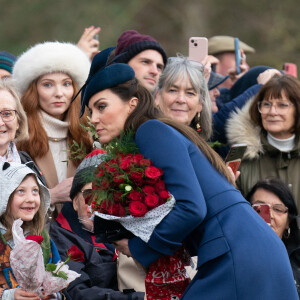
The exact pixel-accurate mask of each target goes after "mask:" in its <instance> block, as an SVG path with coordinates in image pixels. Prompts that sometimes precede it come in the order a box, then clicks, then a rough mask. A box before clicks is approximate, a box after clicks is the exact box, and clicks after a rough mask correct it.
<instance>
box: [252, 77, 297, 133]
mask: <svg viewBox="0 0 300 300" xmlns="http://www.w3.org/2000/svg"><path fill="white" fill-rule="evenodd" d="M283 95H284V96H286V97H287V99H288V100H290V101H291V102H292V103H293V104H294V106H295V114H296V115H295V124H294V129H293V132H294V133H295V134H296V135H297V136H299V135H300V82H299V81H298V79H297V78H295V77H294V76H291V75H289V74H285V75H275V76H273V77H272V78H271V79H270V80H269V81H268V82H267V83H266V84H265V85H264V86H263V87H262V88H261V89H260V91H259V92H258V94H257V95H256V97H255V98H254V101H253V103H252V104H251V107H250V118H251V120H252V121H253V122H254V124H256V125H258V126H260V127H261V128H262V130H264V128H263V125H262V119H261V114H260V113H259V111H258V104H259V103H260V102H262V101H263V100H269V99H282V97H283Z"/></svg>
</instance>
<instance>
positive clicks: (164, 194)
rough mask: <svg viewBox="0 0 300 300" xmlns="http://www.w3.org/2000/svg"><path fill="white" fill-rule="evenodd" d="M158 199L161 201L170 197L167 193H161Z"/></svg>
mask: <svg viewBox="0 0 300 300" xmlns="http://www.w3.org/2000/svg"><path fill="white" fill-rule="evenodd" d="M159 197H160V198H162V199H163V200H167V199H168V198H170V197H171V195H170V194H169V192H168V191H161V192H160V193H159Z"/></svg>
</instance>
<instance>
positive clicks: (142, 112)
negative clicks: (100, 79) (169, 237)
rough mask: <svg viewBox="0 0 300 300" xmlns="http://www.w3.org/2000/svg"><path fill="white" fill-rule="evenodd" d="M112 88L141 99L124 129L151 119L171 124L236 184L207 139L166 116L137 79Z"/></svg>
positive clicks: (128, 98)
mask: <svg viewBox="0 0 300 300" xmlns="http://www.w3.org/2000/svg"><path fill="white" fill-rule="evenodd" d="M110 90H111V91H112V92H113V93H114V94H116V95H118V96H119V97H120V98H121V100H123V101H125V102H127V101H129V100H130V99H131V98H132V97H136V98H138V99H139V101H138V104H137V106H136V108H135V110H134V111H133V112H132V113H131V114H130V115H129V117H128V118H127V120H126V122H125V125H124V131H128V130H134V131H136V130H137V129H138V127H139V126H140V125H142V124H143V123H144V122H146V121H148V120H151V119H157V120H159V121H161V122H163V123H165V124H167V125H170V126H172V127H174V128H175V129H176V130H178V131H179V132H181V133H182V134H183V135H184V136H186V137H187V138H188V139H189V140H191V141H192V142H193V143H194V144H195V145H197V146H198V148H199V149H200V150H201V151H202V152H203V154H204V155H205V156H206V157H207V159H208V160H209V161H210V162H211V163H212V165H213V166H214V167H215V168H216V169H217V170H218V171H219V172H220V173H222V174H224V175H225V177H226V178H227V180H228V181H229V182H231V183H232V184H234V182H233V179H232V177H231V175H230V173H229V171H228V169H227V168H226V166H225V164H224V162H223V160H222V159H221V157H220V156H219V155H218V154H217V153H216V152H215V151H214V150H213V149H211V148H210V147H209V145H208V144H207V143H206V142H205V140H204V139H203V138H202V137H200V136H199V135H198V134H197V132H196V131H195V130H194V129H192V128H191V127H189V126H187V125H184V124H181V123H178V122H176V121H173V120H172V119H170V118H167V117H164V116H163V115H162V113H161V112H160V111H159V110H158V109H157V108H156V107H155V106H154V99H153V97H152V95H151V94H150V92H149V91H148V90H147V89H146V88H145V87H143V86H142V85H141V84H139V83H138V81H137V80H136V79H132V80H130V81H128V82H125V83H123V84H119V85H118V86H116V87H112V88H110Z"/></svg>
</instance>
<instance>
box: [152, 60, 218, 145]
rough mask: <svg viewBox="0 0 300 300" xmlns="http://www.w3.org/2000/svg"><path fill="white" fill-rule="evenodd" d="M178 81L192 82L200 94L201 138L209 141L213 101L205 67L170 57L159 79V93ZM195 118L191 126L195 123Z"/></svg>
mask: <svg viewBox="0 0 300 300" xmlns="http://www.w3.org/2000/svg"><path fill="white" fill-rule="evenodd" d="M178 79H180V80H182V81H187V80H188V79H189V80H190V82H191V85H192V87H193V89H194V90H195V91H196V92H197V93H198V94H199V101H200V102H201V103H202V111H201V117H200V126H201V136H202V137H203V138H204V139H205V140H208V139H209V138H210V136H211V134H212V112H211V100H210V96H209V92H208V87H207V83H206V81H205V78H204V75H203V65H202V64H200V63H198V62H195V61H191V60H188V59H187V58H186V57H183V56H177V57H170V58H169V59H168V63H167V65H166V67H165V69H164V71H163V73H162V75H161V76H160V78H159V82H158V89H157V92H158V93H161V91H162V90H166V89H169V88H170V87H171V86H172V85H173V84H174V83H175V82H176V81H177V80H178ZM196 117H197V116H195V117H194V118H193V120H192V122H191V124H194V123H195V118H196Z"/></svg>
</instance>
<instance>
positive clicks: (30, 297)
mask: <svg viewBox="0 0 300 300" xmlns="http://www.w3.org/2000/svg"><path fill="white" fill-rule="evenodd" d="M14 298H15V300H40V299H41V298H40V297H39V296H38V295H37V294H35V293H33V292H26V291H25V290H23V289H20V288H18V289H15V293H14Z"/></svg>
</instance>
